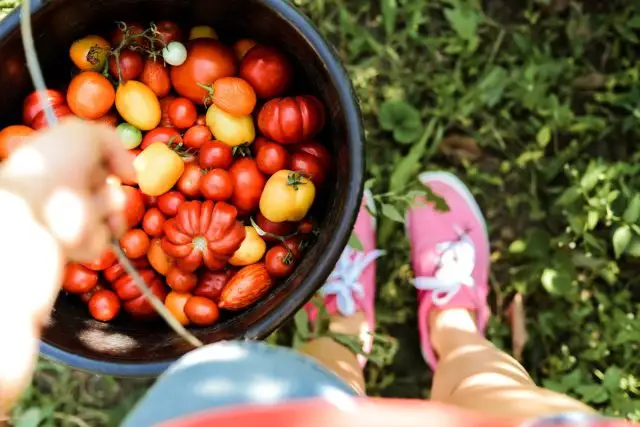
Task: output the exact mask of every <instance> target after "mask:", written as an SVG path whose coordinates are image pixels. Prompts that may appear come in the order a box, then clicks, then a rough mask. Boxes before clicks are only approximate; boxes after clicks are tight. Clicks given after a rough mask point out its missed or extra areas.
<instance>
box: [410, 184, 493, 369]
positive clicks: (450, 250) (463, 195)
mask: <svg viewBox="0 0 640 427" xmlns="http://www.w3.org/2000/svg"><path fill="white" fill-rule="evenodd" d="M419 179H420V181H421V182H422V183H423V184H424V185H425V186H429V187H430V188H431V189H432V190H433V192H434V193H436V194H437V195H439V196H440V197H442V198H443V199H444V200H445V201H446V202H447V205H448V206H449V211H448V212H438V211H436V210H435V209H434V207H433V206H432V205H431V204H429V205H422V206H416V207H414V208H412V209H411V210H410V211H409V212H408V214H407V220H406V227H407V234H408V236H409V242H410V243H411V259H412V264H413V270H414V274H415V276H416V278H415V287H416V288H417V289H418V330H419V332H420V346H421V349H422V356H423V357H424V359H425V361H426V362H427V363H428V364H429V366H430V367H431V369H433V370H435V368H436V365H437V359H436V354H435V352H434V350H433V346H432V345H431V341H430V339H429V313H430V312H431V309H432V308H439V309H446V308H465V309H469V310H474V311H475V314H476V324H477V326H478V330H480V331H481V332H484V329H485V327H486V326H487V320H488V319H489V312H490V311H489V306H488V305H487V294H488V292H489V283H488V275H489V237H488V233H487V226H486V223H485V220H484V218H483V216H482V212H480V207H479V206H478V204H477V203H476V201H475V199H474V198H473V195H471V192H470V191H469V189H468V188H467V187H466V186H465V185H464V184H463V183H462V181H460V180H459V179H458V178H457V177H456V176H455V175H453V174H450V173H448V172H424V173H422V174H421V175H420V177H419Z"/></svg>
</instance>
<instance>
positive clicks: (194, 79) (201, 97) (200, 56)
mask: <svg viewBox="0 0 640 427" xmlns="http://www.w3.org/2000/svg"><path fill="white" fill-rule="evenodd" d="M236 71H237V64H236V58H235V56H234V54H233V51H232V50H231V49H229V48H228V47H226V46H225V45H223V44H222V43H220V42H219V41H217V40H213V39H204V38H203V39H196V40H192V41H191V42H190V43H189V46H188V48H187V60H186V61H185V62H184V64H182V65H179V66H177V67H171V82H172V83H173V87H174V88H175V90H176V92H178V93H179V94H180V95H181V96H184V97H185V98H189V99H190V100H191V101H193V102H195V103H196V104H203V103H204V101H205V99H206V97H207V95H208V93H209V92H208V91H207V90H206V89H204V88H203V87H201V86H200V85H205V86H210V85H211V84H212V83H213V82H215V81H216V80H218V79H219V78H222V77H229V76H234V75H235V74H236Z"/></svg>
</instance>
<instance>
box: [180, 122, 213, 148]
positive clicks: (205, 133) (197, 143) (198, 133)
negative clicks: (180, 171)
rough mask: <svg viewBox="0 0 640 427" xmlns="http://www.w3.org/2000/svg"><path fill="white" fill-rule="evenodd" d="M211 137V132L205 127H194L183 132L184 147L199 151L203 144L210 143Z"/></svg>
mask: <svg viewBox="0 0 640 427" xmlns="http://www.w3.org/2000/svg"><path fill="white" fill-rule="evenodd" d="M211 136H212V135H211V131H210V130H209V128H208V127H207V126H203V125H195V126H193V127H190V128H189V130H187V131H186V132H185V134H184V145H186V146H187V147H189V148H195V149H196V150H199V149H200V148H202V145H203V144H204V143H205V142H207V141H211Z"/></svg>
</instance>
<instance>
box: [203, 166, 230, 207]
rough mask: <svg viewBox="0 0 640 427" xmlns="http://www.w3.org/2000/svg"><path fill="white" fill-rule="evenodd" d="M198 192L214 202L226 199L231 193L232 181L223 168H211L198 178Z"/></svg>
mask: <svg viewBox="0 0 640 427" xmlns="http://www.w3.org/2000/svg"><path fill="white" fill-rule="evenodd" d="M200 193H202V195H203V196H204V198H205V199H208V200H213V201H215V202H219V201H223V200H228V199H229V198H230V197H231V195H232V194H233V181H231V176H230V175H229V173H228V172H227V171H226V170H224V169H211V170H210V171H209V172H207V173H206V174H205V175H204V176H203V177H202V179H201V180H200Z"/></svg>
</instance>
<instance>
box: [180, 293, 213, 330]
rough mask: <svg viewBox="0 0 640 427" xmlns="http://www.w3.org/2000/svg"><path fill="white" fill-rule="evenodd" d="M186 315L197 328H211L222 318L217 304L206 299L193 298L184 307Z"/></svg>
mask: <svg viewBox="0 0 640 427" xmlns="http://www.w3.org/2000/svg"><path fill="white" fill-rule="evenodd" d="M184 314H186V315H187V318H188V319H189V320H191V322H192V323H193V324H194V325H196V326H211V325H213V324H214V323H216V322H217V321H218V318H220V312H219V311H218V306H217V305H216V303H215V302H213V301H211V300H210V299H207V298H204V297H197V296H194V297H191V298H189V300H188V301H187V303H186V304H185V305H184Z"/></svg>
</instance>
